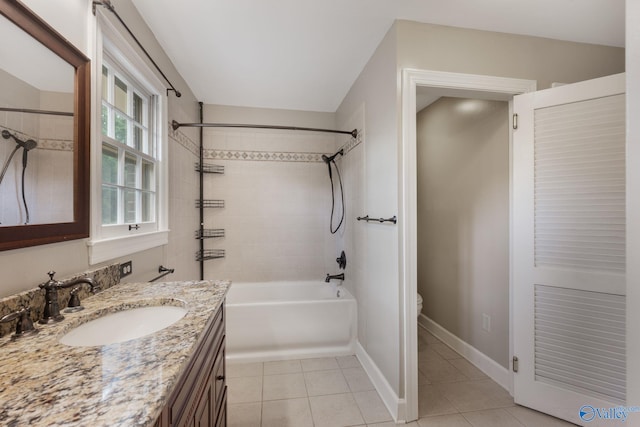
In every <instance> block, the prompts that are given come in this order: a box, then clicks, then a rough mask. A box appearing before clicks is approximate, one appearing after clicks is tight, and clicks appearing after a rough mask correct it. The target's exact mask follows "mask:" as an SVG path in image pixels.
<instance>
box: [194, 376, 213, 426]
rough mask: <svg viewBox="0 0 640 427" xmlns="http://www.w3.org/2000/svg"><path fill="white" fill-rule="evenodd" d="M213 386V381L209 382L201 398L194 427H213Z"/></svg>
mask: <svg viewBox="0 0 640 427" xmlns="http://www.w3.org/2000/svg"><path fill="white" fill-rule="evenodd" d="M213 397H214V394H213V384H212V381H211V379H210V380H209V381H207V386H206V388H205V390H204V393H202V396H200V401H199V402H198V406H197V407H196V413H195V419H194V423H193V425H194V426H195V427H213V421H214V418H213V403H214V400H213Z"/></svg>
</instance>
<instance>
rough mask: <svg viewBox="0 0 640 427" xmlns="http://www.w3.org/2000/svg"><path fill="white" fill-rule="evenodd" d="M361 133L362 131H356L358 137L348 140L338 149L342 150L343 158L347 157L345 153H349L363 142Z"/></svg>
mask: <svg viewBox="0 0 640 427" xmlns="http://www.w3.org/2000/svg"><path fill="white" fill-rule="evenodd" d="M363 133H364V131H363V130H362V129H358V136H357V137H356V138H349V140H348V141H347V142H345V143H344V145H343V146H342V147H340V149H341V150H344V155H345V156H346V155H347V153H349V151H351V150H353V149H354V148H356V147H357V146H358V145H360V144H361V143H362V142H363V141H364V135H363Z"/></svg>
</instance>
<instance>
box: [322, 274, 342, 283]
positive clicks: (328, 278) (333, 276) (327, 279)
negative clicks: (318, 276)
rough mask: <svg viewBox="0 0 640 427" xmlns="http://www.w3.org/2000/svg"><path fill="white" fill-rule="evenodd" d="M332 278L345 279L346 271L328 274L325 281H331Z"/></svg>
mask: <svg viewBox="0 0 640 427" xmlns="http://www.w3.org/2000/svg"><path fill="white" fill-rule="evenodd" d="M331 279H336V280H344V273H340V274H334V275H330V274H327V277H325V278H324V281H325V282H326V283H329V281H330V280H331Z"/></svg>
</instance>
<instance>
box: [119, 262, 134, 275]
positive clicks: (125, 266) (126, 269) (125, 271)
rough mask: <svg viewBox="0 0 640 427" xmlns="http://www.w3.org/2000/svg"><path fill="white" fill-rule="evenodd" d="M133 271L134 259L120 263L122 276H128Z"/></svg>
mask: <svg viewBox="0 0 640 427" xmlns="http://www.w3.org/2000/svg"><path fill="white" fill-rule="evenodd" d="M131 273H133V261H127V262H123V263H122V264H120V278H121V279H122V278H123V277H126V276H128V275H130V274H131Z"/></svg>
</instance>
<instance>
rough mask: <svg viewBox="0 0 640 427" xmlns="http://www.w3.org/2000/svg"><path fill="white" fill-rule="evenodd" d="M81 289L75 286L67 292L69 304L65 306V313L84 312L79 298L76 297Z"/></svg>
mask: <svg viewBox="0 0 640 427" xmlns="http://www.w3.org/2000/svg"><path fill="white" fill-rule="evenodd" d="M80 289H81V286H76V287H75V288H73V289H71V292H69V303H68V304H67V308H66V309H65V310H64V312H65V313H74V312H76V311H80V310H84V307H83V306H82V305H81V304H80V297H78V291H79V290H80Z"/></svg>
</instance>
